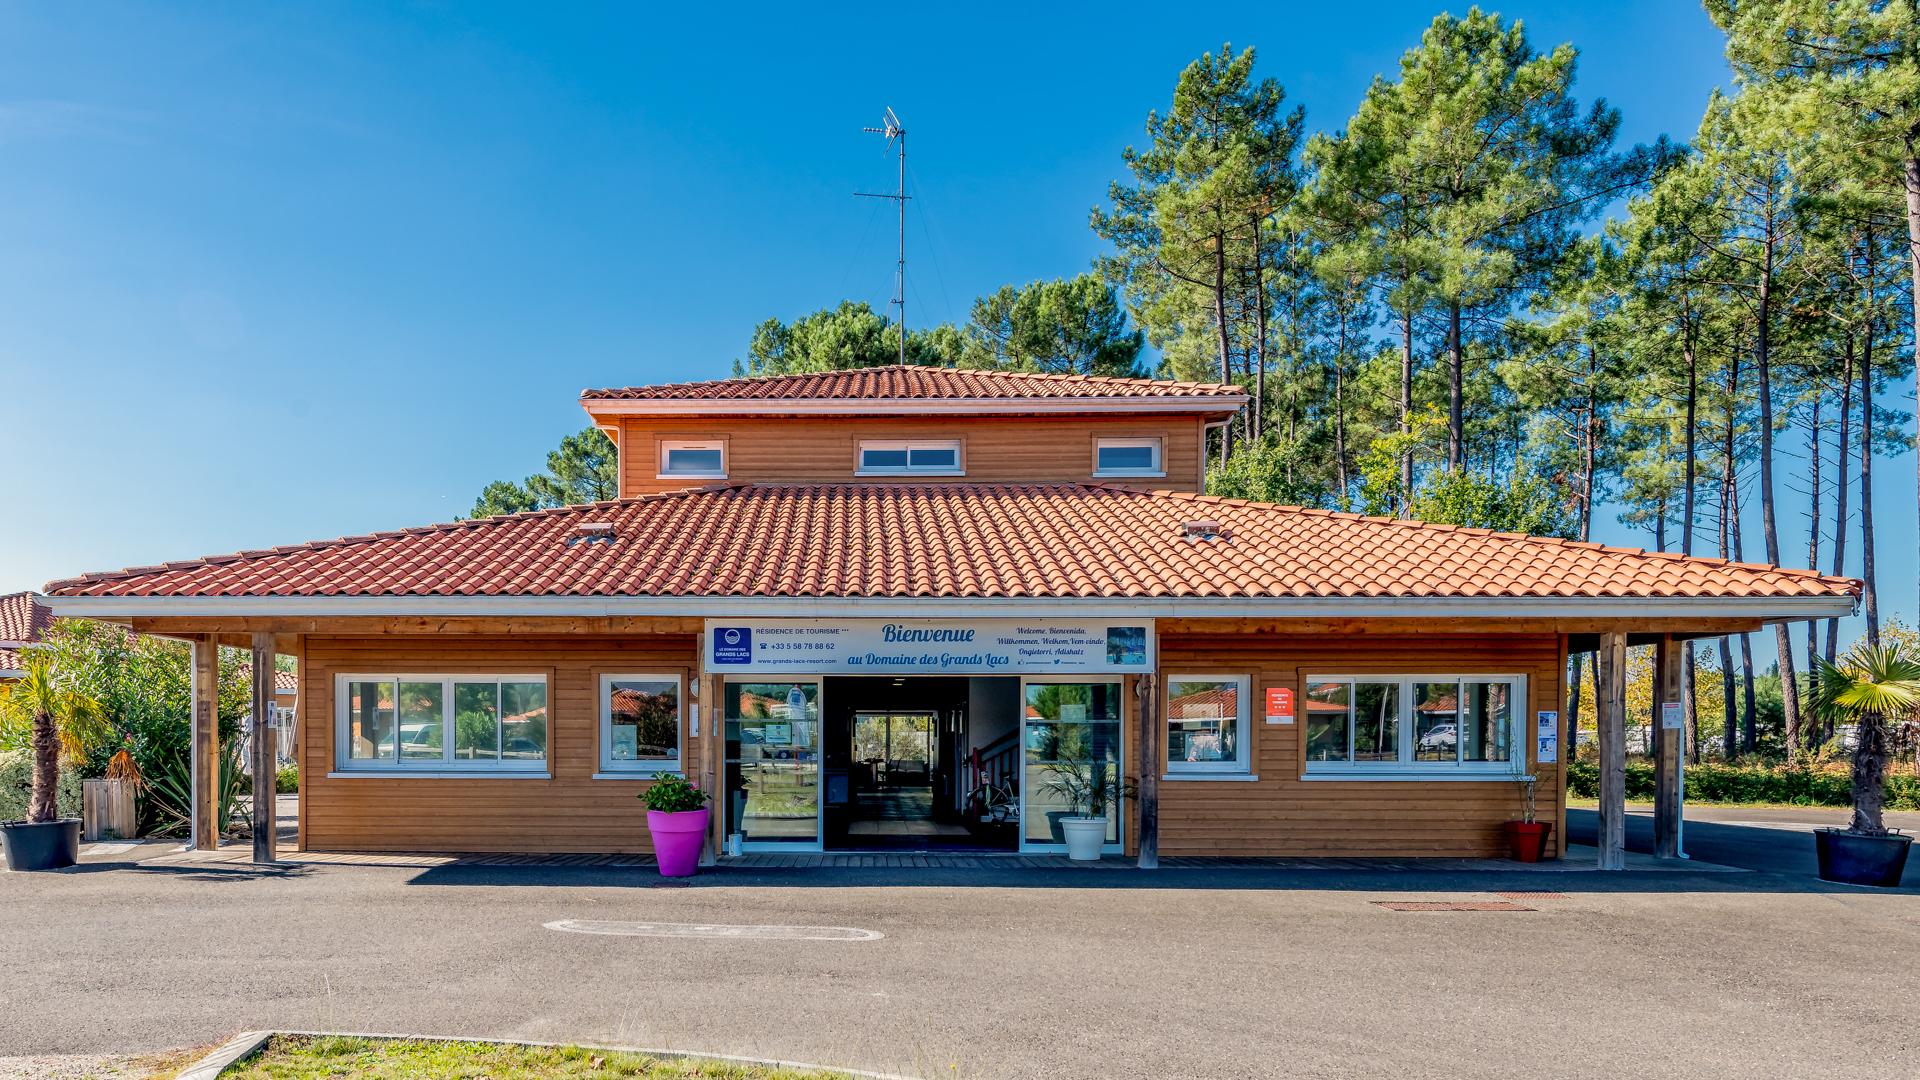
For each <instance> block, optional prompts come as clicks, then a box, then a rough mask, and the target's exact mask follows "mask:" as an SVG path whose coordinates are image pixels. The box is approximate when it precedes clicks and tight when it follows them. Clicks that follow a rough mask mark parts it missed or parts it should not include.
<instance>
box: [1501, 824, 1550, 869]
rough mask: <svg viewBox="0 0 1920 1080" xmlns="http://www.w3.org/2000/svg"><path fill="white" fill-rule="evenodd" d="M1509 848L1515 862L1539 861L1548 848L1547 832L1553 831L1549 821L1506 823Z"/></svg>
mask: <svg viewBox="0 0 1920 1080" xmlns="http://www.w3.org/2000/svg"><path fill="white" fill-rule="evenodd" d="M1505 828H1506V831H1507V849H1508V850H1509V851H1511V852H1512V853H1513V859H1514V861H1515V862H1539V861H1540V856H1541V855H1543V854H1545V853H1546V850H1547V834H1548V833H1550V832H1552V831H1553V823H1552V822H1548V821H1509V822H1507V823H1506V826H1505Z"/></svg>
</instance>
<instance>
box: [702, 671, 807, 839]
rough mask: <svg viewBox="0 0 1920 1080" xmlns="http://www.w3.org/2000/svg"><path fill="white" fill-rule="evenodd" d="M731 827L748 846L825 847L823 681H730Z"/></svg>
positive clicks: (729, 796) (727, 784)
mask: <svg viewBox="0 0 1920 1080" xmlns="http://www.w3.org/2000/svg"><path fill="white" fill-rule="evenodd" d="M725 697H726V718H727V782H726V792H727V795H726V797H727V829H728V831H729V832H732V833H738V834H740V838H741V844H742V847H743V849H745V850H749V851H767V850H775V851H779V850H785V851H793V850H802V851H805V850H814V851H817V850H819V849H820V683H819V681H818V680H814V679H800V680H793V681H780V682H733V681H729V682H728V683H727V684H726V695H725Z"/></svg>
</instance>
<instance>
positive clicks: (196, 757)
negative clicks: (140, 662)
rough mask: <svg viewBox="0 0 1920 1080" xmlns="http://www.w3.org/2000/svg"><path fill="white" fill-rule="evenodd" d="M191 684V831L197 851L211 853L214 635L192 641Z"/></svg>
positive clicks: (216, 835)
mask: <svg viewBox="0 0 1920 1080" xmlns="http://www.w3.org/2000/svg"><path fill="white" fill-rule="evenodd" d="M192 682H193V713H192V719H191V721H190V722H191V723H192V725H193V732H192V735H191V739H192V747H191V750H190V751H189V756H188V760H189V764H190V766H191V768H192V782H191V784H190V786H191V787H192V788H193V792H192V795H191V797H190V801H191V802H192V804H193V805H192V806H190V807H188V812H189V814H190V817H191V829H190V831H191V832H192V834H193V847H194V850H196V851H212V850H214V849H215V848H218V847H219V846H220V819H219V816H218V815H219V801H220V794H219V793H220V646H219V645H218V644H216V643H215V642H214V638H213V635H211V634H200V635H198V636H196V637H195V638H194V639H193V679H192Z"/></svg>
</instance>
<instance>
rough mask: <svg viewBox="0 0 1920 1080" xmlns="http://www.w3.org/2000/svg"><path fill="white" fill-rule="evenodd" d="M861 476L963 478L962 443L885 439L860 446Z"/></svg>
mask: <svg viewBox="0 0 1920 1080" xmlns="http://www.w3.org/2000/svg"><path fill="white" fill-rule="evenodd" d="M858 474H859V475H861V476H964V475H966V470H965V469H963V468H961V465H960V440H959V439H884V440H868V441H863V442H861V444H860V467H859V470H858Z"/></svg>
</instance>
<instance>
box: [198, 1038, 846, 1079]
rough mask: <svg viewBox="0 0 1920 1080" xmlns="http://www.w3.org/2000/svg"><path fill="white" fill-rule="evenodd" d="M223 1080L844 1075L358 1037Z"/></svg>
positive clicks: (274, 1047)
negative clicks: (235, 1079)
mask: <svg viewBox="0 0 1920 1080" xmlns="http://www.w3.org/2000/svg"><path fill="white" fill-rule="evenodd" d="M220 1076H221V1078H222V1080H228V1078H238V1080H319V1078H322V1077H347V1076H351V1077H356V1078H364V1080H400V1078H402V1077H406V1078H409V1080H411V1078H416V1077H429V1076H430V1077H434V1078H436V1080H440V1078H457V1080H480V1078H482V1077H485V1078H488V1080H510V1078H511V1080H550V1078H564V1080H622V1078H629V1080H630V1078H641V1080H829V1078H833V1077H844V1076H845V1074H844V1073H830V1072H812V1071H808V1070H803V1069H767V1068H761V1067H759V1066H755V1065H735V1064H729V1063H725V1062H703V1061H683V1060H675V1059H671V1058H657V1057H653V1056H651V1055H647V1054H629V1053H623V1052H620V1051H617V1050H588V1049H585V1048H583V1047H578V1046H512V1045H500V1044H495V1043H472V1042H427V1041H412V1040H400V1039H356V1038H348V1037H346V1036H341V1035H276V1036H275V1037H274V1038H273V1039H271V1040H270V1041H269V1042H268V1043H267V1045H266V1046H265V1047H263V1048H262V1049H261V1051H260V1053H258V1054H255V1055H254V1056H253V1057H250V1058H248V1059H247V1060H245V1061H243V1062H240V1063H239V1064H237V1065H235V1066H233V1067H232V1068H230V1069H228V1070H227V1071H226V1072H223V1073H221V1074H220Z"/></svg>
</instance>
